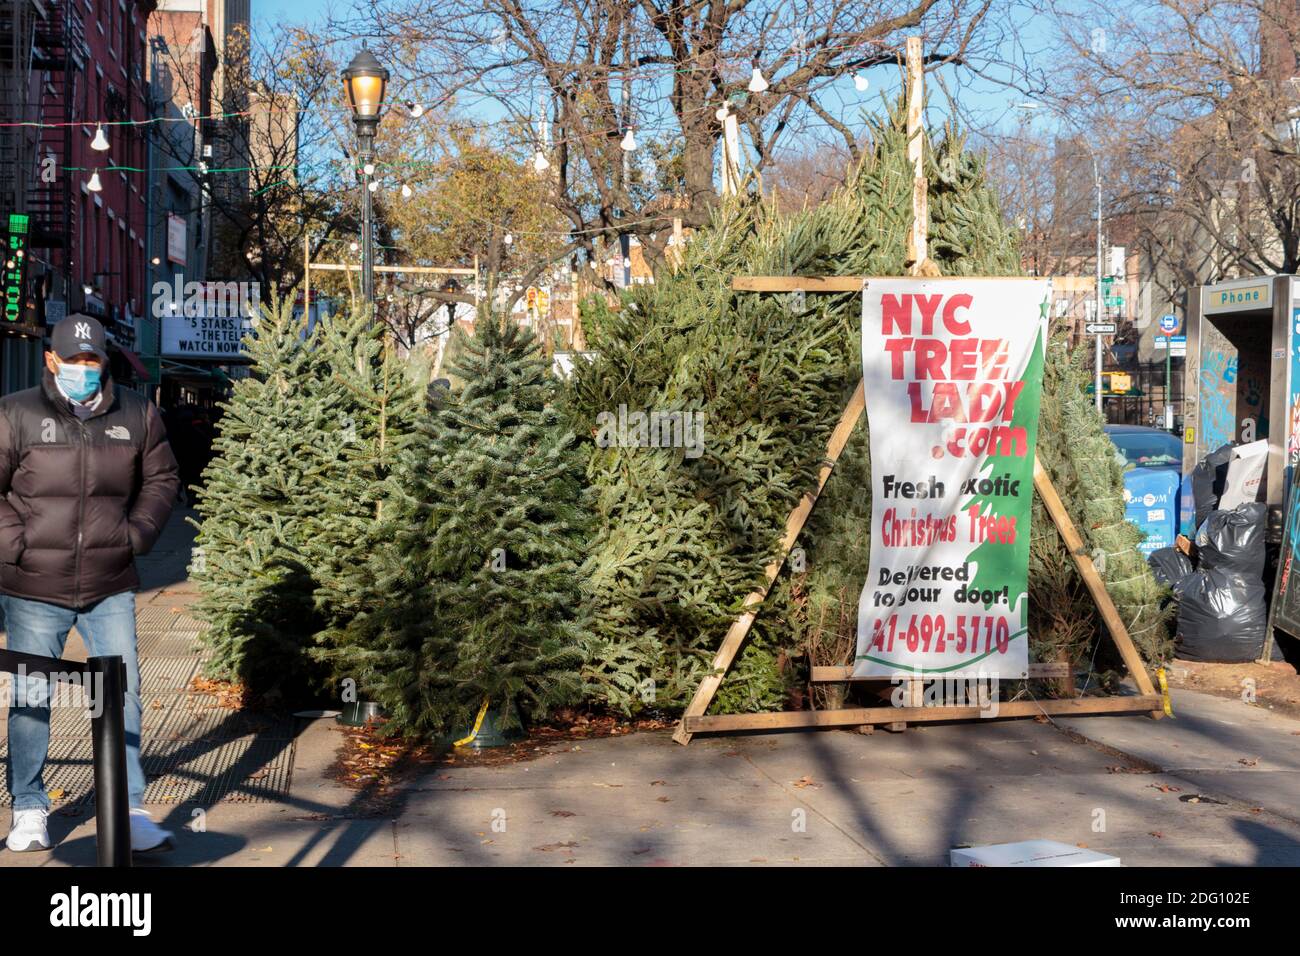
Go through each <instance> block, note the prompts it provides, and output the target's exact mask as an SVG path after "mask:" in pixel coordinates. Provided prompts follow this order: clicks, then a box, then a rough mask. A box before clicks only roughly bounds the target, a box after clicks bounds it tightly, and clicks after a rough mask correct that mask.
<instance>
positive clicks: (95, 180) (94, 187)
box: [86, 169, 104, 193]
mask: <svg viewBox="0 0 1300 956" xmlns="http://www.w3.org/2000/svg"><path fill="white" fill-rule="evenodd" d="M86 188H87V189H89V190H90V191H91V192H92V193H97V192H99V191H100V190H101V189H103V188H104V186H103V184H102V183H101V182H100V181H99V170H98V169H96V170H95V171H94V172H92V173H91V174H90V181H89V182H88V183H86Z"/></svg>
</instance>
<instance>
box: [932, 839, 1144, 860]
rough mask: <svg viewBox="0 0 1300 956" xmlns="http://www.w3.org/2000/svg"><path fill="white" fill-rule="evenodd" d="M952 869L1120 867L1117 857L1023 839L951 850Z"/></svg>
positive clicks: (1069, 846)
mask: <svg viewBox="0 0 1300 956" xmlns="http://www.w3.org/2000/svg"><path fill="white" fill-rule="evenodd" d="M949 862H950V863H951V865H952V866H1119V865H1120V864H1119V857H1117V856H1107V855H1106V854H1105V853H1098V852H1097V851H1096V850H1085V849H1083V848H1082V847H1077V846H1071V845H1070V844H1068V843H1057V842H1056V841H1055V840H1024V841H1022V842H1020V843H994V844H991V845H989V846H967V847H961V848H960V849H956V850H951V851H950V855H949Z"/></svg>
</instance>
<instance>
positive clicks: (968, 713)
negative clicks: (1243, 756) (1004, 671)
mask: <svg viewBox="0 0 1300 956" xmlns="http://www.w3.org/2000/svg"><path fill="white" fill-rule="evenodd" d="M1160 706H1161V703H1160V697H1159V696H1158V695H1153V696H1141V697H1072V698H1069V699H1066V700H1016V701H1006V702H1002V703H999V704H998V713H997V718H986V719H990V720H991V719H1000V718H1004V717H1036V716H1038V715H1039V714H1046V715H1049V716H1050V715H1052V714H1066V715H1069V716H1074V717H1078V716H1083V715H1086V714H1145V713H1149V712H1150V711H1152V710H1154V709H1156V708H1159V707H1160ZM981 714H982V711H981V710H980V708H979V707H855V708H847V709H844V710H790V711H782V712H779V713H769V714H718V715H714V716H709V717H688V718H686V720H685V724H686V730H687V733H690V734H704V733H726V732H729V731H742V730H794V729H799V728H815V727H856V726H859V725H863V724H880V725H884V726H889V725H890V724H894V723H898V722H900V721H903V722H906V723H932V722H934V721H941V720H978V719H980V717H981Z"/></svg>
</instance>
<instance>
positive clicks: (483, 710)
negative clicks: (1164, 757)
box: [452, 697, 1168, 747]
mask: <svg viewBox="0 0 1300 956" xmlns="http://www.w3.org/2000/svg"><path fill="white" fill-rule="evenodd" d="M1167 706H1168V705H1166V707H1167ZM487 709H488V699H487V698H486V697H484V698H483V706H482V707H480V708H479V709H478V716H477V717H475V718H474V729H473V730H471V731H470V732H469V736H468V737H462V738H461V739H460V740H458V741H456V742H455V743H454V744H452V746H453V747H463V746H465V745H466V744H467V743H469V742H470V741H471V740H473V739H474V738H475V737H477V736H478V732H479V728H480V727H482V726H483V718H484V716H486V714H487Z"/></svg>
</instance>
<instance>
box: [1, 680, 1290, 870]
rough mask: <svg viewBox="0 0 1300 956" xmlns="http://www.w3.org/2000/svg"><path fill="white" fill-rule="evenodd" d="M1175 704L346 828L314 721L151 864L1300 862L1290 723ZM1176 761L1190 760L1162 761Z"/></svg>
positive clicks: (528, 795)
mask: <svg viewBox="0 0 1300 956" xmlns="http://www.w3.org/2000/svg"><path fill="white" fill-rule="evenodd" d="M1176 707H1177V712H1178V713H1179V717H1178V718H1177V719H1176V720H1172V721H1168V720H1166V721H1160V722H1153V721H1151V720H1149V719H1147V718H1139V717H1131V718H1130V717H1124V718H1114V717H1106V718H1091V719H1080V720H1076V721H1071V722H1070V724H1071V729H1072V730H1074V731H1075V733H1082V734H1084V735H1085V736H1084V737H1083V738H1080V737H1077V736H1075V735H1074V734H1071V733H1067V731H1066V729H1065V728H1063V727H1062V728H1058V727H1056V726H1053V725H1051V724H1040V723H1036V722H1034V721H1027V720H1025V721H1014V722H994V723H984V724H975V725H970V724H967V725H952V726H923V727H919V728H915V729H909V730H908V731H907V732H906V733H904V734H887V733H880V732H878V733H876V734H875V735H873V736H860V735H857V734H853V733H845V732H836V731H832V732H819V733H809V734H786V735H761V736H752V737H743V738H712V739H709V738H696V740H695V741H694V742H693V743H692V744H691V746H690V747H688V748H682V747H680V746H678V745H677V744H674V743H673V742H672V741H671V739H670V738H669V735H668V734H667V733H666V732H664V733H642V734H632V735H628V736H623V737H614V738H607V739H600V740H590V741H584V742H582V743H578V744H572V745H570V746H567V747H565V748H563V749H559V750H557V751H556V752H554V753H551V754H548V755H546V756H543V757H541V758H539V759H537V760H534V761H531V762H528V763H517V764H512V765H507V766H500V767H476V768H463V767H457V768H443V769H438V770H434V771H431V772H430V773H428V774H426V775H424V776H422V777H420V778H417V779H414V780H412V781H410V782H408V783H407V784H406V785H405V786H404V787H402V788H401V789H400V791H399V792H398V793H397V795H396V800H395V801H394V805H393V810H392V812H391V814H389V815H388V816H386V817H384V818H381V819H377V818H370V817H365V816H361V815H358V814H357V813H356V812H355V807H356V805H357V794H356V792H355V791H353V790H350V789H348V788H346V787H342V786H340V785H338V784H336V783H334V782H333V781H332V780H329V779H327V778H326V777H325V775H324V774H325V771H326V770H327V769H328V767H329V766H330V765H331V764H332V763H333V760H334V757H335V754H336V751H337V748H338V746H339V745H340V743H341V741H342V735H341V732H340V731H339V730H337V729H336V728H335V727H334V725H333V722H332V721H328V720H321V721H314V722H311V723H308V724H306V725H305V726H304V728H303V730H302V732H301V733H300V734H299V736H298V739H297V749H296V757H295V766H294V778H293V785H292V787H291V792H290V795H289V798H288V800H287V801H286V802H284V803H281V804H238V803H218V804H216V805H214V806H211V807H207V808H206V809H204V812H203V815H202V816H201V818H199V819H200V822H201V825H202V827H203V828H204V830H203V832H184V833H181V834H180V837H179V847H178V849H177V850H176V852H174V853H172V854H170V855H168V856H167V857H158V858H156V859H155V860H153V861H150V863H149V864H148V865H161V866H194V865H237V866H302V865H308V866H310V865H352V866H357V865H366V866H402V865H407V866H411V865H457V864H461V865H463V864H479V865H482V864H509V865H547V864H559V865H566V864H567V865H579V864H586V865H632V866H645V865H654V866H665V865H692V864H772V865H775V864H822V865H838V864H848V865H868V866H874V865H938V866H942V865H946V863H947V856H948V850H949V849H950V848H951V847H953V846H956V845H960V844H978V843H997V842H1007V841H1012V840H1021V839H1028V838H1031V837H1041V838H1050V839H1056V840H1061V841H1063V842H1066V843H1071V844H1074V843H1082V844H1085V845H1087V846H1089V847H1091V848H1093V849H1096V850H1100V851H1102V852H1108V853H1113V854H1115V855H1117V856H1119V857H1121V859H1122V860H1123V861H1124V863H1125V864H1127V865H1135V866H1154V865H1187V866H1208V865H1223V864H1230V865H1284V866H1285V865H1290V866H1295V865H1300V819H1297V814H1296V810H1295V804H1294V793H1295V791H1294V788H1293V787H1292V788H1291V789H1289V790H1288V783H1289V782H1293V781H1294V773H1295V771H1294V770H1293V769H1287V768H1288V767H1291V766H1292V765H1293V763H1294V756H1295V755H1294V751H1295V747H1296V741H1297V739H1296V737H1295V736H1294V735H1295V733H1296V732H1297V731H1300V723H1297V722H1295V721H1290V720H1287V719H1285V718H1277V717H1274V716H1272V715H1268V714H1262V715H1261V714H1259V713H1255V712H1254V711H1253V709H1252V708H1250V707H1248V706H1247V705H1245V704H1234V703H1232V702H1227V701H1222V700H1219V699H1217V698H1212V697H1206V696H1204V695H1200V694H1192V693H1186V694H1181V695H1178V697H1177V699H1176ZM1261 717H1262V718H1263V719H1260V718H1261ZM1225 721H1226V722H1227V723H1226V724H1225V723H1224V722H1225ZM1219 727H1223V728H1224V731H1223V733H1222V735H1220V734H1219V731H1218V730H1217V729H1216V728H1219ZM1207 738H1210V739H1211V740H1212V743H1210V744H1206V743H1205V741H1206V739H1207ZM1119 743H1124V744H1130V745H1131V747H1130V749H1131V750H1140V751H1142V753H1141V754H1140V755H1137V756H1134V757H1130V756H1125V755H1123V754H1122V753H1118V752H1116V751H1115V750H1112V749H1111V748H1112V747H1115V745H1116V744H1119ZM1238 743H1242V744H1247V743H1248V744H1249V747H1248V748H1243V749H1241V750H1240V751H1239V750H1238V749H1237V744H1238ZM1139 745H1140V746H1139ZM1171 752H1172V753H1176V754H1182V753H1187V754H1192V755H1195V757H1196V759H1191V760H1172V761H1171V760H1167V759H1163V757H1164V756H1165V755H1167V754H1169V753H1171ZM1238 753H1240V754H1241V755H1240V756H1236V755H1237V754H1238ZM1152 757H1154V758H1162V759H1156V760H1152V761H1151V764H1154V767H1153V766H1152V765H1151V764H1148V763H1147V761H1148V760H1151V758H1152ZM1243 760H1244V761H1246V762H1245V763H1241V762H1239V761H1243ZM1178 764H1185V765H1186V766H1177V765H1178ZM197 809H200V808H198V807H193V806H187V805H182V806H177V807H173V808H171V809H170V810H169V811H167V812H166V813H165V814H164V815H165V819H166V822H167V824H168V825H169V826H171V827H181V826H184V825H187V824H192V823H194V822H195V817H194V816H193V814H194V811H195V810H197ZM1099 827H1103V828H1104V829H1100V830H1099V829H1096V828H1099ZM53 828H54V831H55V835H56V837H57V838H58V839H59V840H60V841H61V842H60V845H59V846H58V847H57V848H56V849H55V850H54V851H53V852H52V853H50V854H25V855H19V854H9V853H0V865H55V864H90V863H91V862H92V861H93V856H94V841H93V823H91V822H90V821H89V820H88V819H80V820H71V819H69V820H64V819H62V818H55V819H54V821H53Z"/></svg>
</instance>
